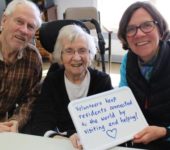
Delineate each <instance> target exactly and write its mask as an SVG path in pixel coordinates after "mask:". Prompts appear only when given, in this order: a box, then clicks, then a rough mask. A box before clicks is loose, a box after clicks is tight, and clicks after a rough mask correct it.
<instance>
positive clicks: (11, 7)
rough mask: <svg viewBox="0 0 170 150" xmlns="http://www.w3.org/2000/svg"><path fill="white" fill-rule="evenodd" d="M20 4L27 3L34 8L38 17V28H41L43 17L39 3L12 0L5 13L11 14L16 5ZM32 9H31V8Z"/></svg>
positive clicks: (27, 0) (26, 0)
mask: <svg viewBox="0 0 170 150" xmlns="http://www.w3.org/2000/svg"><path fill="white" fill-rule="evenodd" d="M18 5H26V6H29V7H31V8H32V10H33V11H34V12H35V17H36V22H37V28H39V27H40V26H41V24H42V19H41V13H40V10H39V8H38V7H37V5H36V4H35V3H33V2H31V1H29V0H13V1H11V2H10V3H9V4H8V6H7V8H6V9H5V11H4V15H7V16H8V15H11V14H12V13H13V12H14V11H15V9H16V7H17V6H18ZM30 11H31V10H30Z"/></svg>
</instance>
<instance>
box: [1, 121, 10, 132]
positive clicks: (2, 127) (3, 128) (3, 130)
mask: <svg viewBox="0 0 170 150" xmlns="http://www.w3.org/2000/svg"><path fill="white" fill-rule="evenodd" d="M0 132H10V127H8V126H6V125H4V124H3V123H0Z"/></svg>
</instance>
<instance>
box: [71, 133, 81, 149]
mask: <svg viewBox="0 0 170 150" xmlns="http://www.w3.org/2000/svg"><path fill="white" fill-rule="evenodd" d="M69 138H70V140H71V142H72V144H73V146H74V148H77V149H79V150H82V149H83V147H82V145H81V144H80V139H79V137H78V135H77V133H74V134H73V135H71V136H70V137H69Z"/></svg>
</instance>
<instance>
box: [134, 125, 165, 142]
mask: <svg viewBox="0 0 170 150" xmlns="http://www.w3.org/2000/svg"><path fill="white" fill-rule="evenodd" d="M165 135H166V128H164V127H158V126H148V127H146V128H144V129H143V130H142V131H141V132H139V133H137V134H136V135H135V136H134V139H133V142H134V143H143V144H148V143H150V142H152V141H155V140H157V139H160V138H162V137H164V136H165Z"/></svg>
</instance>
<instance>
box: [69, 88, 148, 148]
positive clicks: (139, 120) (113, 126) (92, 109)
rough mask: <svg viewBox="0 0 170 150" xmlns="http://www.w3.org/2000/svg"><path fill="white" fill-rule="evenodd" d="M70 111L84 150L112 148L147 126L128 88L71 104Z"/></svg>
mask: <svg viewBox="0 0 170 150" xmlns="http://www.w3.org/2000/svg"><path fill="white" fill-rule="evenodd" d="M68 109H69V112H70V115H71V117H72V119H73V122H74V125H75V127H76V130H77V132H78V135H79V137H80V141H81V143H82V145H83V147H84V149H85V150H104V149H107V148H111V147H113V146H116V145H118V144H121V143H123V142H125V141H128V140H130V139H132V138H133V136H134V135H135V134H136V133H137V132H139V131H140V130H142V129H143V128H144V127H146V126H148V124H147V122H146V120H145V118H144V116H143V114H142V112H141V110H140V108H139V106H138V104H137V102H136V100H135V97H134V96H133V94H132V92H131V90H130V89H129V88H128V87H122V88H118V89H114V90H110V91H107V92H104V93H100V94H97V95H93V96H89V97H86V98H82V99H79V100H75V101H72V102H70V104H69V106H68Z"/></svg>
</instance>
